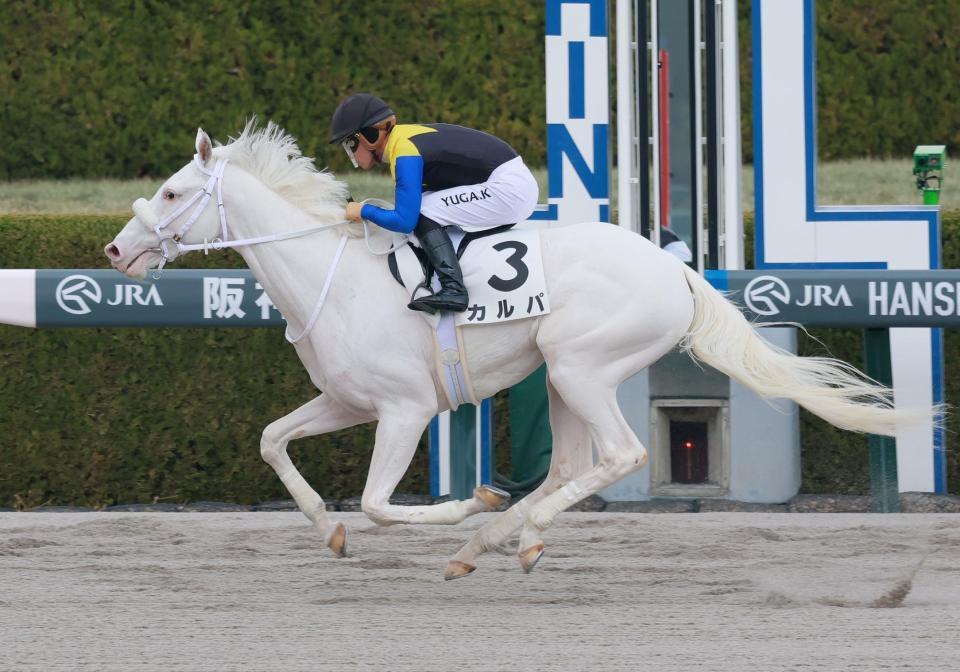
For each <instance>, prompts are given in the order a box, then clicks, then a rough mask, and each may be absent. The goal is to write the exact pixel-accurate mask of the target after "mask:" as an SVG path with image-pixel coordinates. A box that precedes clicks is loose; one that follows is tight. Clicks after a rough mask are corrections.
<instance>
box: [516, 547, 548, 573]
mask: <svg viewBox="0 0 960 672" xmlns="http://www.w3.org/2000/svg"><path fill="white" fill-rule="evenodd" d="M517 557H518V558H519V559H520V566H521V567H522V568H523V571H524V572H526V573H527V574H529V573H530V572H532V571H533V568H534V567H536V566H537V562H538V561H539V560H540V558H542V557H543V544H534V545H533V546H531V547H530V548H528V549H526V550H525V551H520V553H519V554H518V555H517Z"/></svg>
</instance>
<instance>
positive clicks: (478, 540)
mask: <svg viewBox="0 0 960 672" xmlns="http://www.w3.org/2000/svg"><path fill="white" fill-rule="evenodd" d="M547 398H548V400H549V402H550V431H551V433H552V434H553V452H552V453H551V455H550V470H549V471H548V472H547V477H546V478H545V479H544V480H543V483H541V484H540V486H539V487H538V488H537V489H536V490H534V491H533V492H531V493H530V494H529V495H527V496H526V497H524V498H523V499H522V500H521V501H519V502H517V503H516V504H514V505H513V506H511V507H510V508H509V509H508V510H506V511H503V512H502V513H499V514H497V516H496V517H495V518H493V519H492V520H490V521H489V522H487V523H485V524H484V525H483V526H482V527H481V528H480V529H479V530H477V532H476V533H475V534H474V535H473V537H472V538H471V539H470V541H469V542H467V543H466V544H465V545H464V546H463V548H461V549H460V550H459V551H458V552H457V554H456V555H455V556H453V559H452V560H451V561H450V563H449V564H448V565H447V570H446V572H445V573H444V578H446V579H457V578H460V577H462V576H466V575H467V574H469V573H470V572H472V571H473V570H474V569H476V560H477V556H479V555H482V554H483V553H486V552H487V551H491V550H494V549H496V548H498V547H499V546H500V545H501V544H502V543H503V542H505V541H506V540H507V539H508V538H509V537H510V536H511V535H512V534H513V533H514V532H516V531H517V530H519V529H520V528H521V527H522V526H523V524H524V522H525V521H526V518H527V515H528V514H529V512H530V509H531V507H532V506H533V505H534V504H536V503H537V502H539V501H540V500H542V499H543V498H544V497H546V496H547V495H549V494H551V493H553V492H555V491H557V490H558V489H559V488H561V487H562V486H563V485H564V484H565V483H567V482H568V481H570V480H572V479H573V478H576V477H577V476H579V475H581V474H583V473H585V472H586V471H587V470H588V469H590V467H591V466H593V458H592V454H591V449H590V433H589V432H588V431H587V427H586V425H584V424H583V422H582V421H581V420H580V418H578V417H577V416H576V415H575V414H574V413H573V412H572V411H571V410H570V409H569V408H568V407H567V405H566V404H565V403H564V401H563V398H562V397H561V396H560V395H559V394H558V393H557V391H556V389H554V387H553V385H552V384H551V383H550V380H549V379H548V380H547Z"/></svg>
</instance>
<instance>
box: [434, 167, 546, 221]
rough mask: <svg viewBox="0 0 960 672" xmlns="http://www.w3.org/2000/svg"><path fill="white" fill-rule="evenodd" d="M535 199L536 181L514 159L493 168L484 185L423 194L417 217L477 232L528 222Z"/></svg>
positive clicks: (537, 189)
mask: <svg viewBox="0 0 960 672" xmlns="http://www.w3.org/2000/svg"><path fill="white" fill-rule="evenodd" d="M539 196H540V188H539V186H538V185H537V180H536V178H535V177H534V176H533V173H531V172H530V169H529V168H527V166H526V165H525V164H524V163H523V159H522V158H521V157H519V156H518V157H516V158H514V159H510V160H509V161H506V162H505V163H502V164H500V165H499V166H497V167H496V168H495V169H494V171H493V172H492V173H490V177H489V178H487V181H486V182H482V183H480V184H470V185H466V186H462V187H453V188H451V189H443V190H442V191H428V192H425V193H424V194H423V201H422V202H421V205H420V214H422V215H424V216H425V217H429V218H430V219H432V220H433V221H435V222H436V223H437V224H439V225H440V226H457V227H460V228H461V229H463V230H464V231H480V230H482V229H489V228H491V227H494V226H503V225H504V224H514V223H517V222H522V221H524V220H526V219H529V217H530V215H532V214H533V210H534V208H535V207H536V205H537V200H538V198H539Z"/></svg>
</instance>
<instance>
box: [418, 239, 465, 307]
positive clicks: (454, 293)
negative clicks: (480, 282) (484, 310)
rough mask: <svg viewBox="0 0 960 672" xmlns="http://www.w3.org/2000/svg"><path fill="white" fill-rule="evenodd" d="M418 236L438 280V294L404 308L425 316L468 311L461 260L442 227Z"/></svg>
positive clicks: (420, 299)
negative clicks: (443, 311) (419, 312)
mask: <svg viewBox="0 0 960 672" xmlns="http://www.w3.org/2000/svg"><path fill="white" fill-rule="evenodd" d="M431 223H432V222H431ZM417 228H418V229H419V228H420V227H419V226H418V227H417ZM417 237H418V238H419V239H420V247H421V248H422V249H423V251H424V252H426V253H427V260H428V261H429V262H430V265H431V266H433V269H434V270H435V271H436V272H437V276H438V277H439V278H440V291H439V292H437V293H436V294H429V295H427V296H422V297H420V298H419V299H415V300H414V301H411V302H410V303H409V304H408V305H407V308H409V309H410V310H422V311H424V312H427V313H435V312H437V311H438V310H449V311H453V312H455V313H460V312H463V311H464V310H466V309H467V290H466V288H465V287H464V286H463V272H462V271H461V270H460V260H459V259H457V253H456V252H455V251H454V249H453V243H451V242H450V236H448V235H447V232H446V231H444V230H443V228H442V227H440V226H436V228H432V227H431V228H430V230H428V231H425V232H424V233H422V234H421V233H420V231H419V230H418V231H417Z"/></svg>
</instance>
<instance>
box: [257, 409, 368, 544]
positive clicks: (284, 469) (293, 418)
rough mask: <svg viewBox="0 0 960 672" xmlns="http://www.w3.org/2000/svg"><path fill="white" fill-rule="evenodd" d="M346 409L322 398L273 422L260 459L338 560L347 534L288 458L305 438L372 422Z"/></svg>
mask: <svg viewBox="0 0 960 672" xmlns="http://www.w3.org/2000/svg"><path fill="white" fill-rule="evenodd" d="M372 419H373V417H372V416H366V415H363V414H360V413H357V412H355V411H352V410H350V409H347V408H344V407H343V406H341V405H340V404H338V403H337V402H335V401H334V400H333V399H331V398H330V397H329V396H327V395H325V394H321V395H320V396H319V397H317V398H315V399H313V400H311V401H308V402H307V403H305V404H304V405H303V406H301V407H300V408H298V409H297V410H295V411H293V412H292V413H289V414H287V415H285V416H283V417H282V418H280V419H278V420H275V421H273V422H271V423H270V424H269V425H267V428H266V429H264V430H263V436H262V437H261V439H260V455H261V457H263V459H264V461H265V462H266V463H267V464H269V465H270V466H271V467H273V469H274V471H276V472H277V475H278V476H279V477H280V480H281V481H283V484H284V485H285V486H286V487H287V490H289V491H290V494H291V495H292V496H293V499H294V501H296V503H297V506H298V507H300V510H301V511H302V512H303V514H304V515H305V516H306V517H307V518H309V519H310V521H311V522H313V524H314V526H315V527H316V528H317V531H319V532H320V534H322V535H323V540H324V542H325V543H326V544H327V546H329V547H330V549H331V550H332V551H333V552H334V553H336V554H337V555H338V556H341V557H342V556H344V555H346V548H347V531H346V528H345V527H344V526H343V525H342V524H340V523H333V522H332V521H331V520H330V519H329V518H328V517H327V508H326V505H325V504H324V503H323V500H322V499H321V498H320V495H318V494H317V492H316V491H315V490H314V489H313V488H311V487H310V484H309V483H307V481H306V480H305V479H304V478H303V476H302V475H301V474H300V472H299V471H297V468H296V467H295V466H294V465H293V461H292V460H291V459H290V456H289V455H287V444H289V443H290V441H292V440H293V439H299V438H301V437H304V436H315V435H317V434H326V433H327V432H333V431H336V430H338V429H344V428H346V427H352V426H354V425H359V424H360V423H363V422H369V421H370V420H372Z"/></svg>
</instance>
